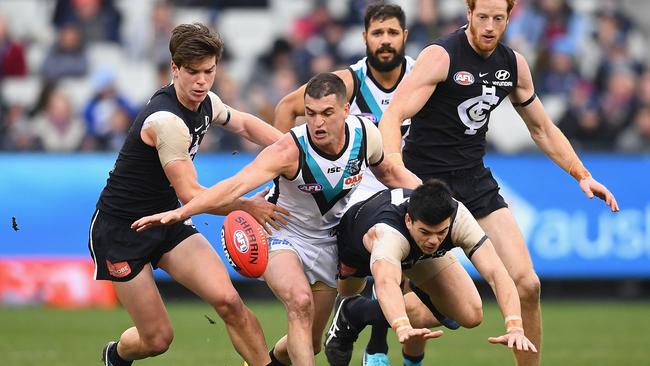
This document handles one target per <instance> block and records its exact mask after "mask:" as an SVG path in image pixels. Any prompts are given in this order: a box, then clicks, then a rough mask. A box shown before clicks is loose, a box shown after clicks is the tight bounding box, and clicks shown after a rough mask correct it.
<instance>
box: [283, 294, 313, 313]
mask: <svg viewBox="0 0 650 366" xmlns="http://www.w3.org/2000/svg"><path fill="white" fill-rule="evenodd" d="M287 312H288V316H289V318H290V319H294V320H295V319H301V320H304V319H311V318H312V317H313V314H314V301H313V299H312V296H311V293H309V292H307V291H296V292H294V293H293V294H292V296H291V299H290V300H289V301H287Z"/></svg>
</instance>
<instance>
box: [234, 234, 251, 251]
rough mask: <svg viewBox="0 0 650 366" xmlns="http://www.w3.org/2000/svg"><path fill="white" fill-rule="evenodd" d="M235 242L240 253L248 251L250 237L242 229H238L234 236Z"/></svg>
mask: <svg viewBox="0 0 650 366" xmlns="http://www.w3.org/2000/svg"><path fill="white" fill-rule="evenodd" d="M232 239H233V243H234V244H235V248H237V250H238V251H239V252H240V253H246V252H248V248H249V245H248V239H247V238H246V234H244V232H243V231H242V230H237V231H235V233H234V234H233V236H232Z"/></svg>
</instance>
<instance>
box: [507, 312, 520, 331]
mask: <svg viewBox="0 0 650 366" xmlns="http://www.w3.org/2000/svg"><path fill="white" fill-rule="evenodd" d="M505 324H506V329H511V328H522V326H523V323H522V321H521V316H519V315H508V316H506V318H505Z"/></svg>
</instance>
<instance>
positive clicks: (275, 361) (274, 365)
mask: <svg viewBox="0 0 650 366" xmlns="http://www.w3.org/2000/svg"><path fill="white" fill-rule="evenodd" d="M274 350H275V347H273V348H271V350H270V351H269V357H271V363H269V364H268V365H267V366H286V365H285V364H283V363H282V362H280V360H278V358H277V357H275V354H274V353H273V351H274Z"/></svg>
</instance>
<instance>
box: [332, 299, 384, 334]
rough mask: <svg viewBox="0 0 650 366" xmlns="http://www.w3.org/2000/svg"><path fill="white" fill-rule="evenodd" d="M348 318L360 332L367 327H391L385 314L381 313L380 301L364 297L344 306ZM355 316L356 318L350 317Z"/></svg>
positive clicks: (348, 302)
mask: <svg viewBox="0 0 650 366" xmlns="http://www.w3.org/2000/svg"><path fill="white" fill-rule="evenodd" d="M343 311H345V313H344V314H345V315H346V318H347V319H348V321H349V322H350V325H352V326H353V327H354V328H357V329H359V330H361V329H363V328H365V327H366V325H379V326H383V327H386V328H388V327H390V325H389V324H388V322H387V321H386V318H384V313H383V312H382V311H381V307H380V306H379V301H377V300H370V299H368V298H366V297H363V296H357V297H355V298H352V299H350V300H348V301H347V303H346V304H344V306H343ZM348 314H354V316H348Z"/></svg>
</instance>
